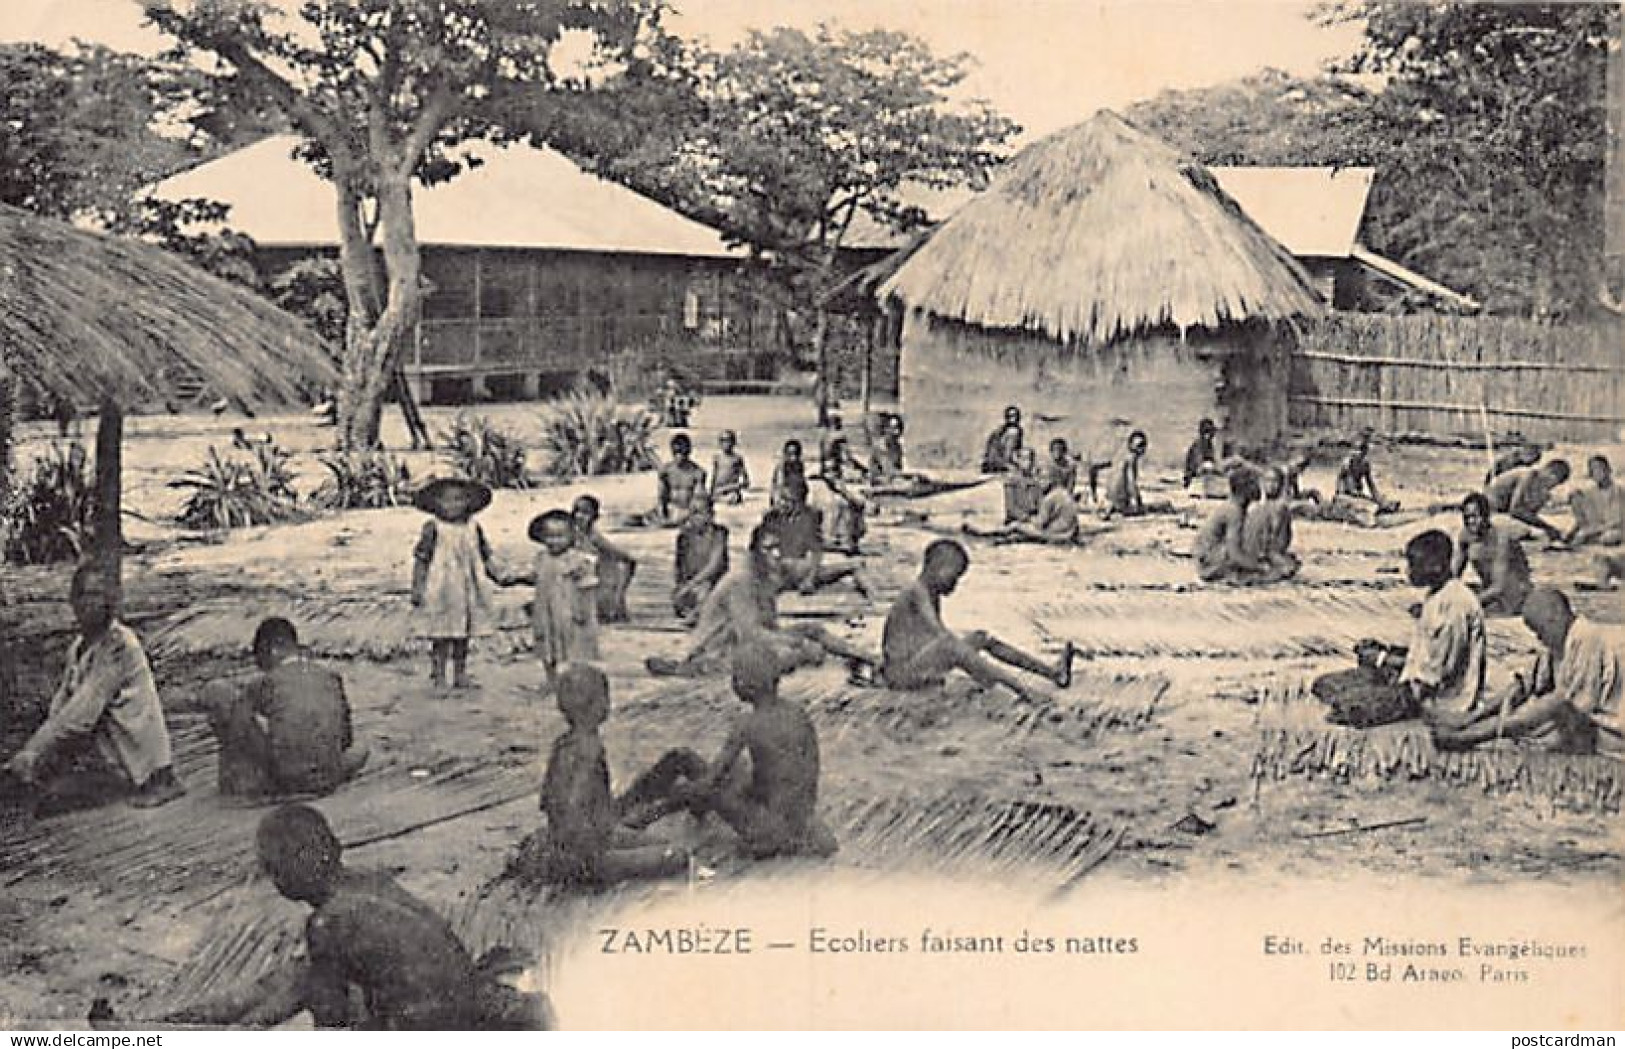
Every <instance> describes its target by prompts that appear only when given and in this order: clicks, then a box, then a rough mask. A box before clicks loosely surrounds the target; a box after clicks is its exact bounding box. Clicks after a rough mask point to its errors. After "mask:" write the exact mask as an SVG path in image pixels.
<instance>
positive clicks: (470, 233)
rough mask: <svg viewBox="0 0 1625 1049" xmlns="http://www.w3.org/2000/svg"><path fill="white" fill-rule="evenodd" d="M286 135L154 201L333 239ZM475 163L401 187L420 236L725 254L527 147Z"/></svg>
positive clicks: (253, 230)
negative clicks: (208, 204) (183, 203)
mask: <svg viewBox="0 0 1625 1049" xmlns="http://www.w3.org/2000/svg"><path fill="white" fill-rule="evenodd" d="M298 144H299V138H298V137H297V136H294V135H276V136H273V137H271V138H267V139H264V140H262V141H260V142H257V143H255V144H254V145H252V146H249V147H247V148H246V149H241V150H238V151H237V152H235V153H231V154H229V155H227V156H224V157H221V158H219V159H218V160H213V161H210V162H209V163H207V164H201V165H199V166H198V167H195V168H193V169H191V170H190V171H185V172H182V173H181V174H179V175H175V176H172V177H170V178H168V179H165V180H164V181H162V182H160V183H158V184H157V185H156V186H154V187H153V188H152V191H151V192H152V193H153V195H155V196H157V197H158V198H160V199H164V200H180V199H184V198H188V197H201V198H205V199H208V200H217V201H220V202H222V203H225V204H230V205H231V213H230V215H229V217H228V219H227V225H229V226H230V227H231V228H232V229H234V230H237V231H238V232H240V233H244V234H247V235H248V236H250V237H252V238H253V239H254V241H255V243H257V244H259V245H261V246H265V247H275V246H299V247H307V246H311V245H333V244H337V243H338V221H337V219H336V217H335V208H334V200H333V187H332V185H331V184H330V183H327V182H324V181H323V180H322V179H321V178H319V177H318V176H317V175H316V173H315V172H314V171H312V170H311V169H310V167H309V166H308V165H306V164H305V163H304V162H303V161H301V160H297V159H295V158H294V157H293V150H294V148H295V147H296V146H297V145H298ZM480 155H481V156H483V158H484V160H485V163H483V164H482V165H480V166H479V167H477V168H474V169H473V170H471V171H466V172H464V173H463V174H461V175H459V176H458V177H457V178H455V179H453V180H452V181H450V182H444V183H440V184H439V185H436V186H431V187H428V188H424V187H422V186H419V185H416V184H414V185H413V187H412V196H413V214H414V218H415V220H416V224H417V234H418V242H419V243H420V244H439V245H456V246H462V247H493V248H553V249H558V250H567V251H599V252H615V253H620V254H638V255H682V256H691V257H699V258H733V257H738V256H740V255H742V254H743V252H742V251H741V250H740V249H736V248H731V247H729V246H728V244H727V243H726V242H725V241H724V240H723V238H722V234H720V233H718V232H717V231H716V230H714V229H712V228H710V227H709V226H705V225H703V224H701V223H698V222H695V221H694V220H692V219H689V218H686V217H685V216H683V215H680V214H678V213H677V212H675V211H673V210H671V209H670V208H667V207H665V206H663V205H661V204H657V203H655V202H654V201H652V200H650V199H649V198H648V197H645V196H643V195H641V194H639V193H636V192H634V191H633V190H630V189H628V188H626V187H625V186H622V185H618V184H617V183H614V182H609V181H606V180H605V179H601V178H599V177H598V176H596V175H593V174H590V173H588V172H586V171H583V170H582V169H581V168H579V167H577V166H576V164H575V163H574V162H573V161H571V160H569V159H568V158H567V157H565V156H563V155H562V154H560V153H557V152H554V151H553V150H550V149H537V148H534V147H531V146H526V145H514V146H509V147H507V148H505V149H504V148H498V147H494V146H492V147H486V148H485V149H484V150H483V151H480Z"/></svg>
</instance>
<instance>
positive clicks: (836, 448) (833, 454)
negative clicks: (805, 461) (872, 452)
mask: <svg viewBox="0 0 1625 1049" xmlns="http://www.w3.org/2000/svg"><path fill="white" fill-rule="evenodd" d="M818 469H819V472H820V473H826V474H828V473H833V474H835V475H836V476H837V477H850V478H861V477H867V476H868V474H869V468H868V467H867V466H865V465H863V463H862V462H860V461H859V460H858V457H857V456H856V455H854V454H853V453H852V443H851V441H849V440H847V436H846V429H845V427H844V425H843V424H842V422H841V417H840V416H839V415H832V416H830V417H829V425H828V426H827V427H826V428H825V429H824V431H823V434H822V435H821V436H820V438H819V441H818Z"/></svg>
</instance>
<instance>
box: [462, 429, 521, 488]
mask: <svg viewBox="0 0 1625 1049" xmlns="http://www.w3.org/2000/svg"><path fill="white" fill-rule="evenodd" d="M441 444H442V446H443V448H444V449H445V456H446V458H448V459H449V460H451V463H452V465H453V466H455V467H456V468H457V470H458V472H459V473H461V474H462V475H463V476H464V477H467V478H469V479H470V480H474V481H479V482H480V483H481V484H485V485H488V486H489V487H491V488H529V487H530V480H529V478H528V477H527V476H526V474H525V446H524V445H523V444H522V443H521V442H520V440H519V438H517V437H516V436H514V435H513V434H512V433H509V432H508V431H507V430H504V429H502V428H501V427H500V426H498V425H496V424H495V423H493V422H492V421H491V420H490V419H487V418H486V417H485V416H483V415H472V414H470V413H468V412H459V413H457V418H456V419H455V420H454V421H453V422H452V427H451V429H450V430H448V431H447V432H446V433H445V434H444V435H443V436H442V438H441Z"/></svg>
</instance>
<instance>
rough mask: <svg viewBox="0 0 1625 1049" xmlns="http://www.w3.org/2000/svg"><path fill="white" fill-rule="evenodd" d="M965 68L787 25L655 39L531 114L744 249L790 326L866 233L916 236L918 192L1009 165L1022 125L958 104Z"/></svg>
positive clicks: (955, 59) (954, 61)
mask: <svg viewBox="0 0 1625 1049" xmlns="http://www.w3.org/2000/svg"><path fill="white" fill-rule="evenodd" d="M969 66H970V59H969V58H968V57H967V56H964V55H955V56H951V57H946V58H943V57H939V56H937V55H934V54H933V53H932V52H931V51H930V49H929V48H928V47H927V46H926V45H925V43H924V42H922V41H920V40H918V39H916V38H914V37H911V36H908V35H906V34H903V33H896V32H888V31H882V30H875V31H870V32H861V33H854V32H847V31H841V30H836V29H832V28H830V27H828V26H821V27H820V28H819V29H818V30H817V31H816V32H814V33H812V34H808V33H804V32H802V31H800V30H797V29H787V28H779V29H774V30H772V31H770V32H753V33H752V34H751V35H750V36H749V37H748V38H747V39H745V40H744V41H742V42H741V43H739V44H738V45H737V46H735V47H733V48H732V49H730V50H728V51H725V52H716V51H712V50H710V49H709V48H707V47H705V46H702V45H691V44H685V43H682V42H680V41H673V40H670V39H659V40H657V41H655V42H653V43H652V44H651V45H650V46H649V47H647V48H645V49H644V50H642V51H640V52H639V58H638V59H637V61H635V62H634V63H632V64H631V65H630V66H629V67H628V68H627V69H626V70H625V72H624V74H623V75H622V76H620V77H618V78H616V79H615V80H614V81H613V82H611V83H610V84H609V85H607V86H606V87H604V88H603V89H601V90H598V91H593V92H588V91H575V92H571V91H568V90H566V91H561V92H554V93H549V94H548V95H546V96H544V97H540V98H539V99H536V100H533V103H532V106H531V110H530V115H529V117H528V119H529V120H530V121H531V124H532V127H533V128H534V129H535V130H536V132H537V135H538V137H542V138H545V139H547V140H548V141H549V142H550V143H552V144H554V145H556V146H558V147H559V148H561V149H563V150H564V151H566V152H568V153H570V154H571V155H573V156H575V157H577V158H579V159H581V160H582V161H583V162H584V163H587V164H588V165H589V166H593V167H596V168H597V169H598V170H599V171H600V172H602V173H604V174H605V175H607V176H608V177H611V178H615V179H618V180H620V181H623V182H626V183H628V184H630V185H632V186H634V187H635V188H637V189H639V190H640V191H642V192H644V193H646V194H648V195H649V196H651V197H654V198H655V199H657V200H661V201H663V202H665V203H667V204H669V205H671V206H673V207H675V208H676V209H678V210H679V211H683V212H685V213H687V214H690V215H694V216H696V217H698V218H700V219H703V220H704V221H706V222H709V223H711V224H713V225H715V226H717V227H719V228H721V229H722V230H724V231H725V232H726V233H727V234H728V235H729V236H730V237H732V238H733V239H734V240H737V241H739V242H741V243H744V244H748V245H749V246H750V247H751V248H753V249H754V250H755V251H756V253H757V255H758V257H759V260H760V261H762V262H764V263H766V264H767V266H769V267H771V274H772V276H773V278H774V282H773V284H772V285H771V286H770V287H771V290H772V291H774V292H776V295H775V297H776V298H777V299H778V300H779V301H780V305H781V309H782V310H784V311H785V316H786V317H787V319H788V318H790V317H793V316H796V315H800V316H802V317H810V316H812V315H814V313H815V312H816V310H817V306H818V303H819V302H820V300H821V297H822V293H823V292H824V291H825V290H826V289H827V288H828V287H829V286H830V285H831V284H832V283H833V282H834V281H835V280H837V279H839V276H840V274H839V273H838V272H837V271H836V269H835V265H836V253H837V251H838V250H839V248H840V247H841V245H842V244H843V242H844V241H845V238H846V237H847V235H848V234H849V233H850V231H851V230H852V229H853V228H854V224H855V223H859V222H865V223H872V224H875V225H878V226H880V227H882V228H889V229H893V230H896V231H898V232H905V233H906V232H909V231H912V230H915V229H918V228H920V227H922V226H923V225H924V224H925V223H926V221H927V218H928V216H927V215H926V213H925V212H924V211H923V210H922V209H921V208H920V207H918V206H917V205H916V204H915V203H914V202H913V197H914V191H916V190H918V189H920V188H922V187H923V188H928V189H942V188H948V187H954V186H962V185H981V184H983V183H984V182H985V180H986V178H987V175H988V173H989V171H990V170H991V169H992V168H993V167H994V166H995V165H997V164H998V163H999V162H1000V161H1001V160H1002V159H1003V156H1004V147H1005V145H1006V144H1007V143H1008V142H1009V140H1010V139H1011V138H1012V137H1013V136H1014V134H1015V133H1016V131H1017V130H1019V129H1018V128H1017V127H1016V125H1015V124H1013V123H1011V122H1010V121H1009V120H1007V119H1005V118H1004V117H1002V116H1000V115H999V114H997V113H996V112H995V111H994V110H993V109H992V108H991V107H990V106H989V105H988V104H987V103H986V102H983V101H980V100H971V101H965V102H958V101H955V91H956V89H957V88H958V87H959V86H960V85H961V84H962V82H963V81H964V79H965V77H966V75H967V73H968V71H969ZM764 290H766V289H764ZM804 341H805V340H804Z"/></svg>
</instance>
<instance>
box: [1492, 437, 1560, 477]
mask: <svg viewBox="0 0 1625 1049" xmlns="http://www.w3.org/2000/svg"><path fill="white" fill-rule="evenodd" d="M1545 454H1546V449H1545V448H1543V447H1542V446H1541V445H1538V444H1523V443H1521V442H1520V443H1516V444H1514V445H1513V446H1512V447H1511V448H1509V449H1508V450H1507V451H1504V452H1502V453H1501V454H1500V455H1498V456H1496V457H1495V462H1494V463H1492V464H1490V469H1489V472H1488V473H1486V474H1485V475H1484V485H1485V487H1488V486H1489V485H1491V484H1494V483H1495V479H1496V478H1497V477H1500V476H1501V475H1502V474H1506V473H1511V472H1512V471H1513V470H1518V469H1522V468H1523V467H1526V466H1534V465H1535V464H1536V463H1538V462H1540V460H1541V456H1543V455H1545Z"/></svg>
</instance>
